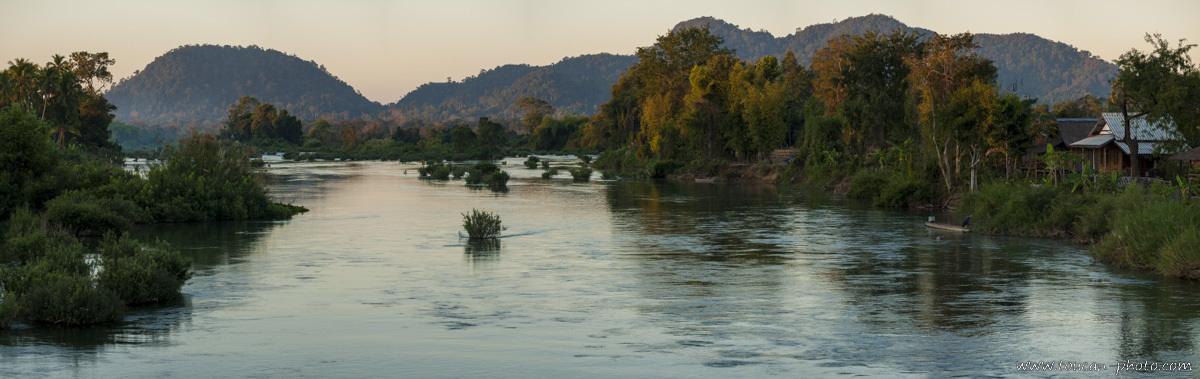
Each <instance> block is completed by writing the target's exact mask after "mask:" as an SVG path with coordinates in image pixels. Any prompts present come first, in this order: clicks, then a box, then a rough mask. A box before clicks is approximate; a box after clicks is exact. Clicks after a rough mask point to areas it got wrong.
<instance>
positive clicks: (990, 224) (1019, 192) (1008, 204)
mask: <svg viewBox="0 0 1200 379" xmlns="http://www.w3.org/2000/svg"><path fill="white" fill-rule="evenodd" d="M1092 201H1094V200H1090V199H1088V198H1085V197H1083V196H1082V195H1078V194H1072V193H1070V192H1069V191H1063V190H1060V189H1059V188H1057V187H1053V186H1038V187H1034V186H1023V185H1007V184H991V185H984V186H982V187H981V188H980V190H979V191H978V192H972V193H969V194H967V195H965V196H963V199H962V208H961V209H962V211H963V212H965V213H967V214H973V215H975V219H976V220H977V221H975V226H974V227H973V229H975V230H980V231H983V232H985V233H996V234H1007V235H1019V236H1039V237H1071V236H1072V235H1073V233H1074V232H1075V229H1076V228H1075V224H1076V222H1077V221H1078V218H1079V217H1080V215H1081V214H1083V210H1084V206H1085V205H1086V204H1091V203H1092Z"/></svg>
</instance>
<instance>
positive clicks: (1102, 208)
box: [961, 184, 1200, 279]
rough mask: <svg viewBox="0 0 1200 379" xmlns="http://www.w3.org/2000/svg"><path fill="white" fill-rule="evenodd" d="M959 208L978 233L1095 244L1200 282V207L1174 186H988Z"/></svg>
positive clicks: (1126, 260)
mask: <svg viewBox="0 0 1200 379" xmlns="http://www.w3.org/2000/svg"><path fill="white" fill-rule="evenodd" d="M961 211H962V212H964V213H967V214H972V215H974V216H975V217H974V218H973V221H974V225H973V229H974V230H976V231H979V232H983V233H988V234H1004V235H1016V236H1036V237H1052V238H1063V239H1071V240H1074V241H1077V242H1083V243H1092V244H1093V246H1092V255H1093V256H1094V257H1095V258H1096V259H1097V260H1100V261H1102V262H1105V263H1108V264H1111V265H1114V266H1117V267H1124V268H1133V269H1140V270H1151V271H1155V272H1158V273H1160V274H1163V275H1167V276H1173V277H1184V278H1191V279H1200V250H1198V249H1197V248H1196V247H1197V246H1200V205H1197V203H1196V202H1195V201H1185V200H1184V197H1182V196H1180V195H1179V193H1175V194H1171V193H1170V191H1169V190H1168V191H1164V190H1161V189H1154V190H1147V189H1143V188H1142V187H1141V186H1138V185H1129V186H1126V187H1125V188H1124V189H1120V190H1111V191H1093V192H1091V193H1082V192H1072V191H1071V190H1070V189H1067V188H1063V187H1056V186H1050V185H1042V186H1031V185H1021V184H989V185H984V186H982V187H981V188H980V190H979V191H978V192H974V193H969V194H967V195H965V196H963V199H962V208H961Z"/></svg>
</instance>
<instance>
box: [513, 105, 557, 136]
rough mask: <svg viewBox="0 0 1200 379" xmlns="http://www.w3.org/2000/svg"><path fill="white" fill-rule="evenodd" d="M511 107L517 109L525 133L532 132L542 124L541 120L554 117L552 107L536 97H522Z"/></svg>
mask: <svg viewBox="0 0 1200 379" xmlns="http://www.w3.org/2000/svg"><path fill="white" fill-rule="evenodd" d="M513 107H514V108H517V109H518V110H519V111H521V113H522V114H523V116H521V125H524V126H525V131H527V132H532V131H533V129H534V128H535V127H537V126H538V125H539V124H541V123H542V118H543V117H546V116H551V115H554V107H553V106H551V105H550V103H547V102H546V101H545V100H542V99H539V98H536V97H530V96H526V97H522V98H520V99H517V101H516V102H514V103H513Z"/></svg>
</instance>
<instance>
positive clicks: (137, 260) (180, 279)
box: [98, 234, 192, 305]
mask: <svg viewBox="0 0 1200 379" xmlns="http://www.w3.org/2000/svg"><path fill="white" fill-rule="evenodd" d="M100 257H101V264H102V266H103V269H101V270H100V273H99V275H98V276H99V284H100V286H101V287H104V288H107V289H108V290H110V291H112V292H113V293H114V294H116V295H117V296H118V297H119V298H120V299H121V301H123V302H124V303H125V304H130V305H134V304H144V303H153V302H160V301H167V300H174V299H176V298H178V297H179V290H180V288H183V284H184V283H186V282H187V280H188V279H190V278H191V277H192V272H191V267H192V264H191V262H190V261H188V259H186V258H184V257H183V256H182V255H180V254H179V252H178V251H174V250H171V247H170V245H168V244H167V243H165V242H162V241H159V242H157V243H155V244H154V245H142V244H141V243H139V242H138V241H137V240H134V239H132V238H129V236H128V235H125V234H122V235H120V236H115V235H113V234H108V235H105V237H104V239H103V240H102V241H101V242H100Z"/></svg>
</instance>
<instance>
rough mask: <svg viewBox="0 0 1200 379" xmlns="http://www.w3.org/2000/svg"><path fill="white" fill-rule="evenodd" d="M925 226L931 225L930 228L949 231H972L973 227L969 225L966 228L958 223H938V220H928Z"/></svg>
mask: <svg viewBox="0 0 1200 379" xmlns="http://www.w3.org/2000/svg"><path fill="white" fill-rule="evenodd" d="M925 226H927V227H930V228H934V229H942V230H949V231H952V232H963V233H966V232H969V231H971V228H969V227H967V228H964V227H961V226H958V225H950V224H939V223H936V222H933V221H926V222H925Z"/></svg>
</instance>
